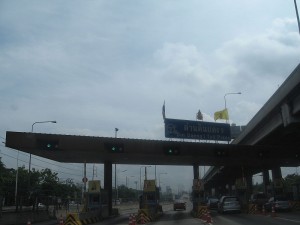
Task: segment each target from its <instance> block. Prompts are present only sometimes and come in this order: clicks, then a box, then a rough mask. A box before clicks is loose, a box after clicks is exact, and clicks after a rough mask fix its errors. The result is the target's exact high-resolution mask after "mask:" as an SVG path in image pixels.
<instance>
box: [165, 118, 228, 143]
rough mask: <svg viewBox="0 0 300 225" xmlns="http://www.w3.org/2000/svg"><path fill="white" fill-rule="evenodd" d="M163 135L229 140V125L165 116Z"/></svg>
mask: <svg viewBox="0 0 300 225" xmlns="http://www.w3.org/2000/svg"><path fill="white" fill-rule="evenodd" d="M165 137H167V138H181V139H197V140H213V141H230V139H231V136H230V125H229V124H227V123H213V122H203V121H193V120H178V119H169V118H165Z"/></svg>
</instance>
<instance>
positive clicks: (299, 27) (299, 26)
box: [294, 0, 300, 34]
mask: <svg viewBox="0 0 300 225" xmlns="http://www.w3.org/2000/svg"><path fill="white" fill-rule="evenodd" d="M294 4H295V10H296V16H297V22H298V29H299V34H300V22H299V14H298V8H297V2H296V0H294Z"/></svg>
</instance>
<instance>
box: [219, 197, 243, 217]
mask: <svg viewBox="0 0 300 225" xmlns="http://www.w3.org/2000/svg"><path fill="white" fill-rule="evenodd" d="M218 212H220V213H225V212H238V213H240V212H241V205H240V201H239V199H238V197H236V196H223V197H221V199H220V201H219V204H218Z"/></svg>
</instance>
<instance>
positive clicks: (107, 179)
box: [104, 161, 112, 216]
mask: <svg viewBox="0 0 300 225" xmlns="http://www.w3.org/2000/svg"><path fill="white" fill-rule="evenodd" d="M104 190H106V191H107V193H108V213H109V215H110V216H111V215H112V162H107V161H106V162H105V163H104Z"/></svg>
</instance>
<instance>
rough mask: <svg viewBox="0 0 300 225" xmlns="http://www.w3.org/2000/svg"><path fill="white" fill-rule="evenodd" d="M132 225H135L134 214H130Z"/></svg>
mask: <svg viewBox="0 0 300 225" xmlns="http://www.w3.org/2000/svg"><path fill="white" fill-rule="evenodd" d="M132 225H136V219H135V215H134V214H133V216H132Z"/></svg>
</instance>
